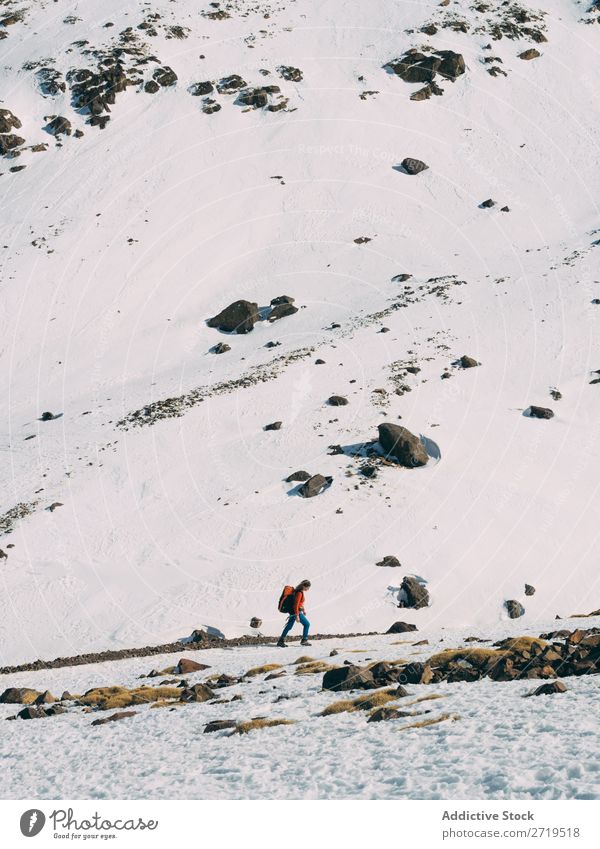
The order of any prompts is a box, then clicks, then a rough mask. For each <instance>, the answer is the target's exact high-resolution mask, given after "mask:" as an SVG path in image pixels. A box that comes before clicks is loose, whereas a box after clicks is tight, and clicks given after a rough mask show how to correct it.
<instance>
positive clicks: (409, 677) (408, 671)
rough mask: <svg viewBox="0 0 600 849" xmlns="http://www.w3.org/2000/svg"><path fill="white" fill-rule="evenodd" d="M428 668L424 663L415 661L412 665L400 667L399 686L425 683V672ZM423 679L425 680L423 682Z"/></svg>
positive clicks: (426, 676)
mask: <svg viewBox="0 0 600 849" xmlns="http://www.w3.org/2000/svg"><path fill="white" fill-rule="evenodd" d="M428 669H429V667H428V666H426V664H424V663H419V662H418V661H415V662H414V663H408V664H407V665H406V666H403V667H402V670H401V672H400V679H399V680H400V683H401V684H421V683H427V682H426V679H427V678H428V675H427V673H426V670H428ZM424 679H425V680H424Z"/></svg>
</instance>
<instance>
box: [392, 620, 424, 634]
mask: <svg viewBox="0 0 600 849" xmlns="http://www.w3.org/2000/svg"><path fill="white" fill-rule="evenodd" d="M416 630H417V626H416V625H413V624H412V622H394V624H393V625H390V627H389V628H388V629H387V631H386V632H385V633H386V634H406V633H407V632H409V631H416Z"/></svg>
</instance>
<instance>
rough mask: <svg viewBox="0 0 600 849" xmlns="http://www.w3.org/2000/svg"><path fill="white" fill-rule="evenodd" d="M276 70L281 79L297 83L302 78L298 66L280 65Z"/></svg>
mask: <svg viewBox="0 0 600 849" xmlns="http://www.w3.org/2000/svg"><path fill="white" fill-rule="evenodd" d="M277 72H278V74H279V76H280V77H281V78H282V79H284V80H288V82H292V83H299V82H300V81H301V80H302V78H303V74H302V71H301V70H300V68H293V67H292V66H291V65H280V66H279V67H278V68H277Z"/></svg>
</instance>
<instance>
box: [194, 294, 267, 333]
mask: <svg viewBox="0 0 600 849" xmlns="http://www.w3.org/2000/svg"><path fill="white" fill-rule="evenodd" d="M259 320H260V316H259V314H258V304H255V303H253V302H252V301H243V300H241V301H234V302H233V303H232V304H229V306H228V307H225V309H224V310H221V312H220V313H217V315H215V316H213V317H212V318H209V319H208V321H207V322H206V323H207V324H208V326H209V327H217V328H218V329H219V330H224V331H226V332H228V333H249V332H250V331H251V330H252V329H253V328H254V325H255V324H256V322H257V321H259Z"/></svg>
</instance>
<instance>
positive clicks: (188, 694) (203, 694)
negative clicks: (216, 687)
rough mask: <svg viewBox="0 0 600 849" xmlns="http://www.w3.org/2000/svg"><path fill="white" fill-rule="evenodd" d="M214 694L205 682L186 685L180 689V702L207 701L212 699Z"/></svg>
mask: <svg viewBox="0 0 600 849" xmlns="http://www.w3.org/2000/svg"><path fill="white" fill-rule="evenodd" d="M214 698H215V694H214V693H213V691H212V690H211V689H210V687H207V686H206V684H194V685H193V686H192V687H187V688H186V689H185V690H182V692H181V696H180V701H182V702H208V701H209V700H210V699H214Z"/></svg>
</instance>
